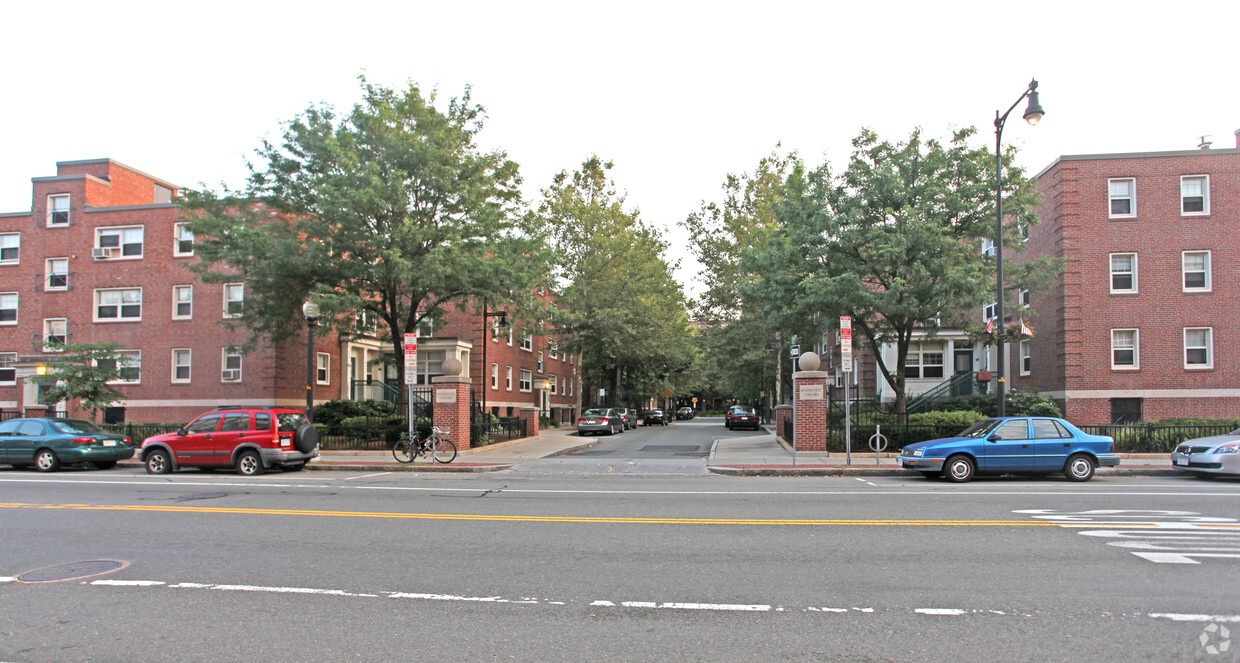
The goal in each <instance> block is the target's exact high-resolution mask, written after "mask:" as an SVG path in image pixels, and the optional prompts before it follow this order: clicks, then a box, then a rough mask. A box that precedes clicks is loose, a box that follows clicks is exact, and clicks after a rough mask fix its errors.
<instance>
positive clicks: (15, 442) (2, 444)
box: [0, 418, 133, 472]
mask: <svg viewBox="0 0 1240 663" xmlns="http://www.w3.org/2000/svg"><path fill="white" fill-rule="evenodd" d="M132 457H133V440H131V439H129V438H127V437H125V436H124V435H117V434H115V433H109V432H107V431H105V430H103V429H102V428H100V427H98V426H96V425H95V424H92V423H91V422H89V421H83V420H81V419H37V418H29V419H9V420H8V421H5V422H4V423H0V463H7V464H9V465H12V466H13V467H17V468H24V467H29V466H31V465H33V466H34V467H35V469H37V470H39V471H40V472H54V471H56V470H58V469H60V466H61V465H68V464H72V463H90V464H92V465H94V466H95V467H97V468H99V469H101V470H107V469H111V468H113V467H116V463H117V461H122V460H125V459H127V458H132Z"/></svg>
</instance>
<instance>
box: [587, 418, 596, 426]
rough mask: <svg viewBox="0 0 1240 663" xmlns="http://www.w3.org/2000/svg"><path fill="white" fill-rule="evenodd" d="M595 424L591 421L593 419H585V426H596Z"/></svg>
mask: <svg viewBox="0 0 1240 663" xmlns="http://www.w3.org/2000/svg"><path fill="white" fill-rule="evenodd" d="M597 423H598V422H597V421H595V420H593V419H586V424H587V425H590V426H593V425H594V424H597Z"/></svg>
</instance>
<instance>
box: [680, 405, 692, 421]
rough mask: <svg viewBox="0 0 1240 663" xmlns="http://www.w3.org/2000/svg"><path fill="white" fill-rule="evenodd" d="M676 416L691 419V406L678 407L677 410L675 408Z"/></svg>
mask: <svg viewBox="0 0 1240 663" xmlns="http://www.w3.org/2000/svg"><path fill="white" fill-rule="evenodd" d="M676 418H677V419H692V418H693V408H691V407H682V408H680V409H679V410H676Z"/></svg>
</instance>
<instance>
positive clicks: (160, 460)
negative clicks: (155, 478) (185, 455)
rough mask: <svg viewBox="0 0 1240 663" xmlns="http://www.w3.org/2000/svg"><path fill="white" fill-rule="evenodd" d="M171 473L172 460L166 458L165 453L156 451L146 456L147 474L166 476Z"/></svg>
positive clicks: (161, 450) (159, 450) (166, 453)
mask: <svg viewBox="0 0 1240 663" xmlns="http://www.w3.org/2000/svg"><path fill="white" fill-rule="evenodd" d="M171 471H172V459H171V458H169V457H168V452H167V451H164V450H163V449H156V450H154V451H152V452H151V453H149V454H147V455H146V473H147V474H168V473H169V472H171Z"/></svg>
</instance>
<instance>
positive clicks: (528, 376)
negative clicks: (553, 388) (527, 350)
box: [520, 368, 534, 391]
mask: <svg viewBox="0 0 1240 663" xmlns="http://www.w3.org/2000/svg"><path fill="white" fill-rule="evenodd" d="M533 388H534V374H533V373H531V372H530V371H529V370H528V369H525V368H523V369H521V385H520V389H521V391H530V390H532V389H533Z"/></svg>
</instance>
